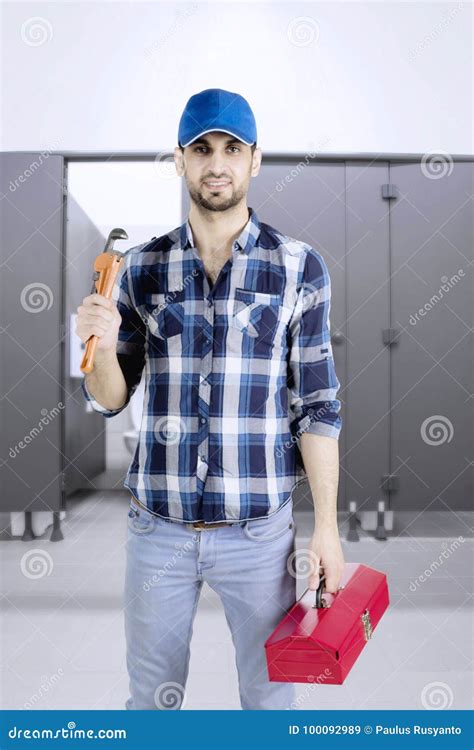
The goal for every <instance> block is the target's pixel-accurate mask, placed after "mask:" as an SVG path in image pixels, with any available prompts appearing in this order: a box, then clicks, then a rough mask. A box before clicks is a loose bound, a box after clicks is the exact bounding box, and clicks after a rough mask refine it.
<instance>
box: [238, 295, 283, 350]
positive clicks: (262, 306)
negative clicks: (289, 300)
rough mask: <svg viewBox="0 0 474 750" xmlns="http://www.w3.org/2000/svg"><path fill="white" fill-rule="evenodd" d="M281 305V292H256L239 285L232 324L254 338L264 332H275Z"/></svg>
mask: <svg viewBox="0 0 474 750" xmlns="http://www.w3.org/2000/svg"><path fill="white" fill-rule="evenodd" d="M280 306H281V295H280V294H270V293H268V292H254V291H252V290H250V289H242V288H241V287H238V288H237V289H236V290H235V293H234V304H233V308H232V317H231V321H230V322H231V325H232V326H234V327H235V328H238V329H239V331H241V332H242V333H245V334H246V335H247V336H252V337H254V338H257V337H258V336H261V335H262V334H263V333H266V334H268V333H270V334H271V333H272V331H273V333H274V332H275V329H276V326H277V322H278V312H279V309H280Z"/></svg>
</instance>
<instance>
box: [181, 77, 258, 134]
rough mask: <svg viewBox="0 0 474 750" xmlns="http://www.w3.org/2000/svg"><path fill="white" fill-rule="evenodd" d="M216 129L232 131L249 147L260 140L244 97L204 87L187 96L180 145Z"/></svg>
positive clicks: (182, 118)
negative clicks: (197, 92) (189, 96)
mask: <svg viewBox="0 0 474 750" xmlns="http://www.w3.org/2000/svg"><path fill="white" fill-rule="evenodd" d="M214 130H220V131H223V132H224V133H229V134H230V135H233V136H235V137H236V138H238V140H239V141H243V143H246V144H247V145H249V146H251V145H252V144H253V143H256V142H257V125H256V123H255V117H254V116H253V112H252V110H251V108H250V105H249V103H248V102H247V100H246V99H244V97H243V96H240V94H235V93H233V92H232V91H224V89H205V90H204V91H200V92H199V94H194V95H193V96H192V97H191V98H190V99H188V102H187V104H186V106H185V108H184V112H183V114H182V115H181V119H180V121H179V128H178V144H179V145H180V146H182V147H183V148H185V147H186V146H189V144H190V143H192V142H193V141H195V140H196V138H199V137H200V136H201V135H204V133H211V132H212V131H214Z"/></svg>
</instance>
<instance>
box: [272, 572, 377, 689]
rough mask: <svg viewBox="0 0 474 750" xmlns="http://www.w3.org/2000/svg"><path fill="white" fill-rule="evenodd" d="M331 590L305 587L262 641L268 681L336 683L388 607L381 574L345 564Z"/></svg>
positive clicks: (321, 586)
mask: <svg viewBox="0 0 474 750" xmlns="http://www.w3.org/2000/svg"><path fill="white" fill-rule="evenodd" d="M339 585H340V586H343V587H344V588H343V589H342V590H341V591H338V593H337V594H329V593H327V592H326V593H325V592H324V590H323V587H324V575H322V576H320V585H319V588H318V590H317V591H310V589H306V591H305V592H304V594H303V596H302V597H301V598H300V599H299V600H298V601H297V602H296V603H295V604H294V605H293V606H292V608H291V609H290V610H289V611H288V612H287V614H286V615H285V617H284V618H283V619H282V621H281V622H280V623H279V624H278V625H277V627H276V628H275V630H274V631H273V633H272V634H271V635H270V636H269V637H268V638H267V640H266V641H265V654H266V658H267V668H268V676H269V679H270V681H271V682H314V683H317V684H320V685H324V684H332V685H334V684H336V685H341V684H342V683H343V682H344V680H345V679H346V677H347V675H348V673H349V671H350V669H351V668H352V666H353V664H354V662H355V661H356V659H357V657H358V656H359V654H360V653H361V651H362V649H363V648H364V646H365V644H366V643H367V641H368V640H369V639H370V638H371V637H372V634H373V631H374V629H375V627H376V626H377V624H378V622H379V620H380V618H381V617H382V615H383V613H384V612H385V610H386V609H387V607H388V604H389V595H388V585H387V577H386V575H385V573H381V572H380V571H378V570H374V568H369V567H368V566H367V565H363V564H362V563H346V565H345V568H344V573H343V575H342V577H341V580H340V582H339Z"/></svg>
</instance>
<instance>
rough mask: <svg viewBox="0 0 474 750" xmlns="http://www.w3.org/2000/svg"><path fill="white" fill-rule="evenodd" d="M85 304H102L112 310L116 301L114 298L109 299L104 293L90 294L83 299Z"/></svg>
mask: <svg viewBox="0 0 474 750" xmlns="http://www.w3.org/2000/svg"><path fill="white" fill-rule="evenodd" d="M82 301H83V304H84V305H101V306H102V307H105V308H106V309H107V310H112V309H113V308H114V307H115V302H114V300H112V299H107V297H104V295H103V294H97V293H95V294H89V295H88V296H87V297H84V299H83V300H82Z"/></svg>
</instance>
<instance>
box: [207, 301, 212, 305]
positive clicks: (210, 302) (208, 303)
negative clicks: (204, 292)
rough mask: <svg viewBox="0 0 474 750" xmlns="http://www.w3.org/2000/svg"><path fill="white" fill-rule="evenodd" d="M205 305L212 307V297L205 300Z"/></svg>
mask: <svg viewBox="0 0 474 750" xmlns="http://www.w3.org/2000/svg"><path fill="white" fill-rule="evenodd" d="M207 306H208V307H212V299H208V300H207Z"/></svg>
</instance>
